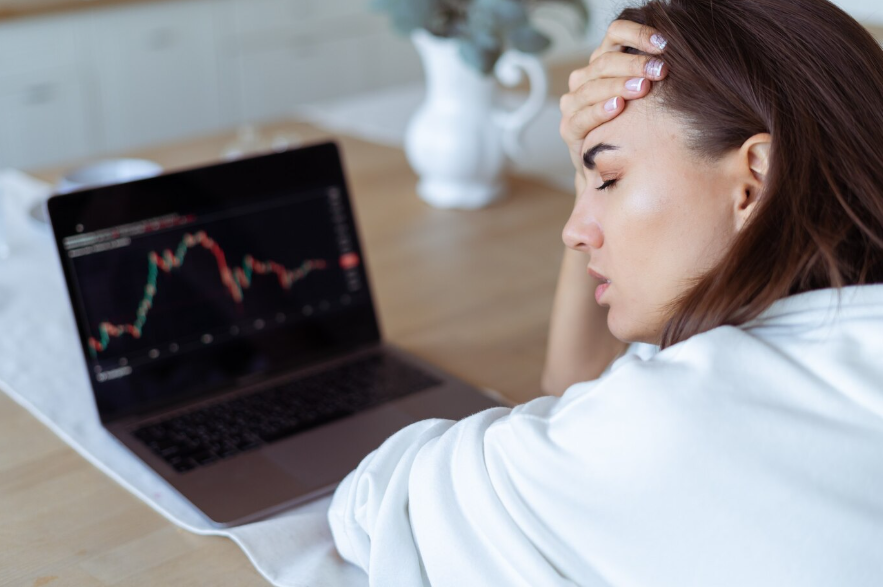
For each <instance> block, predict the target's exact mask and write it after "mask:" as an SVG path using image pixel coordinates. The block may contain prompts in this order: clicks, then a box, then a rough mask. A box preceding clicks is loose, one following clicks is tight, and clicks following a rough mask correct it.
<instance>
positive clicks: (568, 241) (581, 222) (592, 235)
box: [561, 210, 604, 253]
mask: <svg viewBox="0 0 883 587" xmlns="http://www.w3.org/2000/svg"><path fill="white" fill-rule="evenodd" d="M561 239H562V240H563V241H564V244H565V245H566V246H568V247H569V248H571V249H574V250H577V251H582V252H584V253H587V252H589V251H590V250H591V249H600V248H601V245H603V244H604V231H602V230H601V225H600V224H598V221H597V220H595V219H594V218H591V219H585V218H581V217H580V216H579V215H578V214H577V213H576V210H574V213H573V214H571V215H570V219H569V220H568V221H567V224H565V225H564V230H563V231H562V233H561Z"/></svg>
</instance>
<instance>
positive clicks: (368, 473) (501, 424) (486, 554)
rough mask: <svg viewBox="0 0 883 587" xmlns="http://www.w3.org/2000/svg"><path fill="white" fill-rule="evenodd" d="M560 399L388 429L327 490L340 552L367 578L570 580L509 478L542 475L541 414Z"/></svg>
mask: <svg viewBox="0 0 883 587" xmlns="http://www.w3.org/2000/svg"><path fill="white" fill-rule="evenodd" d="M582 385H586V384H582ZM559 399H560V398H555V397H542V398H538V399H536V400H534V401H532V402H529V403H527V404H523V405H520V406H517V407H516V408H492V409H489V410H485V411H483V412H479V413H477V414H474V415H472V416H470V417H468V418H465V419H463V420H460V421H459V422H455V421H451V420H439V419H435V420H425V421H421V422H417V423H415V424H412V425H410V426H408V427H406V428H404V429H402V430H400V431H399V432H397V433H396V434H394V435H392V436H391V437H390V438H388V439H387V440H386V442H384V443H383V444H382V445H381V446H380V447H379V448H378V449H376V450H375V451H373V452H372V453H371V454H369V455H368V456H367V457H366V458H365V459H364V460H363V461H362V463H361V464H360V465H359V466H358V467H357V468H356V470H354V471H353V472H351V473H350V474H349V475H348V476H347V477H346V478H345V479H344V481H343V482H342V483H341V484H340V486H339V487H338V489H337V491H336V492H335V494H334V497H333V500H332V503H331V507H330V510H329V513H328V518H329V523H330V525H331V531H332V534H333V537H334V541H335V543H336V545H337V547H338V550H339V551H340V554H341V555H342V556H343V558H344V559H346V560H348V561H350V562H351V563H353V564H356V565H358V566H359V567H361V568H362V569H363V570H365V572H366V573H367V574H368V577H369V581H370V584H371V585H427V586H428V585H430V584H431V585H512V586H517V585H524V586H536V585H544V586H551V587H554V586H559V585H560V586H565V585H566V586H570V585H574V584H575V583H573V582H572V581H570V580H568V579H566V578H565V576H564V575H562V572H561V570H559V569H558V568H556V565H555V564H554V563H553V562H551V561H550V560H549V559H548V558H547V552H546V551H552V552H554V551H555V550H556V549H558V547H559V545H558V544H556V543H555V539H554V537H550V536H546V535H545V532H544V530H543V528H542V524H538V521H537V520H536V519H535V514H533V513H531V510H530V505H529V503H526V502H525V497H526V496H524V495H522V494H520V492H519V491H518V490H517V489H515V486H516V485H518V483H517V481H515V480H514V479H513V474H514V475H516V476H517V475H524V474H528V475H530V474H531V473H529V472H528V471H524V470H518V469H519V468H521V467H527V468H534V469H535V471H536V473H537V474H538V475H544V474H548V471H546V472H544V471H541V470H539V469H536V466H537V463H538V460H539V461H541V460H543V459H546V458H547V456H546V454H544V453H546V452H548V450H549V448H550V447H548V446H546V447H545V448H544V447H543V446H542V444H543V443H544V442H545V443H546V444H547V445H548V437H547V430H546V426H547V420H546V416H547V415H548V414H549V412H550V411H551V410H554V408H555V406H556V405H557V403H558V402H559ZM543 437H545V439H544V438H543ZM551 452H552V453H554V452H555V450H554V448H553V449H552V450H551ZM519 455H523V456H524V457H526V458H523V459H519ZM519 460H520V462H519ZM548 464H549V465H551V466H553V467H554V466H557V463H548ZM528 501H529V498H528ZM581 575H582V577H581V584H584V585H585V584H591V583H586V582H584V579H586V576H585V573H581ZM570 576H573V575H570Z"/></svg>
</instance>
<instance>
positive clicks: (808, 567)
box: [329, 285, 883, 587]
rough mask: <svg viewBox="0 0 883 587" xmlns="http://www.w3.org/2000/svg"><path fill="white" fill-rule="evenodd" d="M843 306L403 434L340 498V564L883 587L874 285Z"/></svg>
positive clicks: (502, 576)
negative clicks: (559, 392)
mask: <svg viewBox="0 0 883 587" xmlns="http://www.w3.org/2000/svg"><path fill="white" fill-rule="evenodd" d="M840 293H842V307H841V308H840V311H839V312H837V311H835V310H836V301H837V292H836V290H831V289H828V290H819V291H814V292H807V293H803V294H799V295H796V296H791V297H789V298H785V299H782V300H779V301H777V302H775V303H774V304H773V305H772V306H771V307H770V308H768V309H767V310H766V311H765V312H764V313H763V314H762V316H760V317H759V318H757V319H755V320H754V321H752V322H751V323H749V324H746V325H744V326H743V327H741V328H736V327H732V326H723V327H719V328H715V329H713V330H711V331H709V332H706V333H703V334H700V335H697V336H694V337H692V338H690V339H688V340H687V341H684V342H682V343H680V344H677V345H674V346H672V347H669V348H667V349H665V350H662V351H658V352H654V349H653V348H651V347H652V345H647V346H643V347H639V346H634V347H632V348H631V349H629V350H630V352H629V353H627V354H626V355H624V356H623V357H621V358H619V359H618V360H617V361H616V362H615V363H614V364H613V365H612V367H611V368H610V369H609V370H608V371H607V373H605V374H604V375H602V376H601V377H600V378H598V379H596V380H594V381H590V382H586V383H580V384H577V385H574V386H572V387H570V388H569V389H568V390H567V391H566V392H565V393H564V395H563V396H562V397H561V398H555V397H542V398H539V399H536V400H534V401H531V402H529V403H526V404H523V405H520V406H517V407H515V408H513V409H509V408H494V409H491V410H487V411H484V412H481V413H478V414H475V415H473V416H471V417H469V418H466V419H464V420H462V421H460V422H457V423H455V422H452V421H448V420H427V421H424V422H419V423H416V424H413V425H411V426H409V427H406V428H404V429H403V430H401V431H400V432H398V433H397V434H395V435H393V436H391V437H390V438H389V439H388V440H387V441H386V442H385V443H384V444H383V445H381V446H380V447H379V448H378V449H376V450H375V451H374V452H372V453H371V454H370V455H369V456H368V457H366V458H365V459H364V460H363V461H362V463H361V464H360V465H359V466H358V468H357V469H356V470H355V471H353V472H352V473H350V475H349V476H347V478H346V479H345V480H344V481H343V482H342V483H341V485H340V486H339V487H338V489H337V491H336V493H335V495H334V499H333V501H332V504H331V508H330V510H329V521H330V524H331V529H332V533H333V535H334V539H335V542H336V544H337V546H338V548H339V549H340V551H341V554H342V555H343V556H344V558H346V559H347V560H350V561H351V562H353V563H355V564H356V565H358V566H359V567H361V568H363V569H365V570H366V571H367V573H368V575H369V580H370V584H371V585H376V586H385V585H409V586H414V585H430V584H431V585H433V586H434V587H446V586H455V587H461V586H463V585H507V586H517V585H524V586H526V587H527V586H530V587H534V586H538V585H542V586H544V587H545V586H556V585H560V586H564V585H583V586H600V585H616V586H617V587H631V586H635V587H638V586H642V587H643V586H647V585H653V586H655V587H667V586H672V587H683V586H685V585H702V586H706V585H714V586H716V587H727V586H733V587H745V586H748V585H750V586H752V587H759V586H770V587H781V586H784V585H800V586H802V587H812V586H823V585H824V586H831V585H849V586H850V587H864V586H868V587H871V586H874V587H876V586H878V585H881V584H883V490H881V489H883V285H868V286H852V287H848V288H845V289H844V290H843V291H842V292H840ZM657 350H658V349H657Z"/></svg>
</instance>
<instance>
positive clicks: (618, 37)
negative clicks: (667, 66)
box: [600, 20, 668, 55]
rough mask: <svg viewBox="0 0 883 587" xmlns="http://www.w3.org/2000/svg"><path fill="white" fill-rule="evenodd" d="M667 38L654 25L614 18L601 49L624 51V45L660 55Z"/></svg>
mask: <svg viewBox="0 0 883 587" xmlns="http://www.w3.org/2000/svg"><path fill="white" fill-rule="evenodd" d="M667 43H668V42H667V41H666V39H665V38H664V37H663V36H662V35H661V34H660V33H659V31H657V30H656V29H654V28H653V27H649V26H647V25H643V24H639V23H637V22H633V21H630V20H614V21H613V22H612V23H610V26H609V27H607V34H606V35H605V36H604V39H603V40H602V41H601V47H600V48H601V50H602V51H604V52H606V51H616V52H618V51H622V49H623V47H632V48H634V49H638V50H640V51H643V52H644V53H650V54H653V55H658V54H659V53H662V51H663V50H664V49H665V46H666V45H667Z"/></svg>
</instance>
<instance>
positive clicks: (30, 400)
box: [0, 170, 367, 587]
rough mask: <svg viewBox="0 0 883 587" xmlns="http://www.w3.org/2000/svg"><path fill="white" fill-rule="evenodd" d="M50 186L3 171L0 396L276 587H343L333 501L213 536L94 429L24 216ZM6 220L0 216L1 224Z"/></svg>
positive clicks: (43, 260) (63, 319) (35, 228)
mask: <svg viewBox="0 0 883 587" xmlns="http://www.w3.org/2000/svg"><path fill="white" fill-rule="evenodd" d="M49 191H50V186H48V185H46V184H44V183H42V182H38V181H36V180H34V179H33V178H31V177H29V176H27V175H25V174H23V173H20V172H17V171H12V170H8V171H0V206H2V207H3V208H2V210H3V211H5V212H6V220H7V223H6V224H7V225H8V226H0V230H4V228H8V232H9V242H10V245H11V247H12V256H11V257H10V258H9V259H6V260H0V329H2V333H3V336H0V390H2V391H3V392H5V393H7V394H8V395H9V396H10V397H12V399H14V400H15V401H16V402H18V403H19V404H21V405H22V406H24V407H25V408H26V409H27V410H28V411H30V412H31V413H32V414H34V416H36V417H37V418H38V419H39V420H40V421H41V422H43V423H44V424H45V425H46V426H48V427H49V428H50V429H52V430H53V431H54V432H55V433H56V434H58V436H60V437H61V439H62V440H64V441H65V442H67V443H68V444H69V445H71V447H73V448H74V449H75V450H76V451H77V452H79V453H80V454H81V455H83V457H85V458H86V459H87V460H88V461H89V462H91V463H92V464H93V465H95V466H96V467H98V468H99V469H101V470H102V471H104V472H105V473H106V474H107V475H109V476H110V477H111V478H113V479H114V480H116V481H117V482H118V483H120V484H121V485H122V486H123V487H125V488H126V489H128V490H129V491H131V492H132V493H133V494H135V495H136V496H137V497H139V498H140V499H142V500H144V502H146V503H147V504H148V505H149V506H150V507H152V508H153V509H155V510H156V511H157V512H159V513H160V514H162V515H163V516H165V517H166V518H167V519H169V520H170V521H172V522H173V523H175V524H177V525H178V526H180V527H181V528H184V529H186V530H189V531H191V532H195V533H197V534H217V535H222V536H227V537H229V538H231V539H232V540H234V541H236V543H237V544H239V545H240V546H241V547H242V549H243V550H244V551H245V553H246V555H247V556H248V557H249V559H250V560H251V561H252V563H254V565H255V568H257V570H258V571H259V572H260V573H261V574H262V575H263V576H264V577H266V578H267V580H268V581H270V582H271V583H273V584H274V585H279V586H284V587H346V586H353V587H356V586H363V585H366V584H367V580H366V577H365V575H364V573H363V572H362V571H361V570H360V569H358V568H356V567H354V566H352V565H349V564H347V563H346V562H345V561H343V560H342V559H341V558H340V556H339V555H338V554H337V551H336V550H335V548H334V544H333V542H332V539H331V533H330V531H329V528H328V522H327V510H328V503H329V501H330V496H326V497H325V498H323V499H320V500H317V501H314V502H312V503H309V504H307V505H304V506H301V507H298V508H294V509H293V510H290V511H288V512H286V513H284V514H280V515H278V516H275V517H273V518H270V519H268V520H264V521H261V522H255V523H252V524H246V525H244V526H239V527H237V528H231V529H225V530H219V529H216V528H214V527H213V526H212V525H211V523H210V522H209V521H208V520H207V519H206V518H205V517H204V516H203V515H202V513H200V512H199V510H197V509H196V508H195V507H193V505H192V504H190V502H188V501H186V500H185V499H184V498H182V497H181V496H180V495H179V494H178V493H176V492H175V491H174V490H173V489H172V488H171V487H170V486H169V485H168V484H167V483H166V482H165V481H164V480H163V479H162V478H161V477H159V475H157V474H156V473H154V471H153V470H152V469H150V468H149V467H147V466H146V465H145V464H144V463H143V462H141V461H140V460H139V459H137V458H136V457H135V456H133V455H132V454H131V453H130V452H129V451H128V450H126V449H125V448H124V447H123V446H122V444H120V443H119V442H117V440H116V439H115V438H114V437H113V436H111V435H110V434H109V433H108V432H107V431H106V430H105V429H104V428H103V427H102V426H101V424H100V422H99V420H98V415H97V414H96V412H95V403H94V401H93V398H92V392H91V389H90V388H89V380H88V376H87V373H86V370H85V369H86V367H85V363H84V361H83V359H82V355H81V351H80V346H79V341H78V340H77V334H76V327H75V325H74V321H73V315H72V313H71V309H70V303H69V302H68V300H67V293H66V290H65V287H64V281H63V278H62V276H61V268H60V266H59V263H58V259H57V254H56V253H55V251H54V250H53V247H54V245H53V242H52V238H51V236H50V234H49V230H48V228H47V227H46V226H45V225H38V224H37V223H32V221H31V219H30V218H28V217H27V216H26V211H27V210H28V209H30V208H31V206H32V205H33V204H34V203H36V202H39V201H40V199H41V198H45V197H46V196H47V195H48V193H49ZM2 217H3V214H0V218H2Z"/></svg>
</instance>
